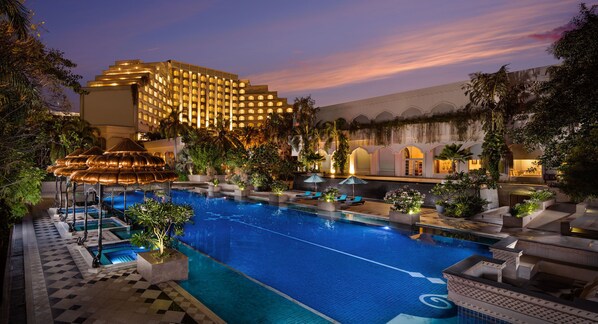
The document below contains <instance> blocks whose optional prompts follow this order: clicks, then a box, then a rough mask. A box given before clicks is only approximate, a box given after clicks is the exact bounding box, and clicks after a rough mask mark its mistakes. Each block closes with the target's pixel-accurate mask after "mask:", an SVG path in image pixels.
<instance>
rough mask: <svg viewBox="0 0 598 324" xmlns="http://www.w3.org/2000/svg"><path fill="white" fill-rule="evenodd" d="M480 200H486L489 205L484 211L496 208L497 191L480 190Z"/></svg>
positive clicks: (497, 205)
mask: <svg viewBox="0 0 598 324" xmlns="http://www.w3.org/2000/svg"><path fill="white" fill-rule="evenodd" d="M480 198H482V199H486V200H487V201H489V203H488V204H487V205H486V208H485V210H490V209H494V208H498V207H499V204H498V189H480Z"/></svg>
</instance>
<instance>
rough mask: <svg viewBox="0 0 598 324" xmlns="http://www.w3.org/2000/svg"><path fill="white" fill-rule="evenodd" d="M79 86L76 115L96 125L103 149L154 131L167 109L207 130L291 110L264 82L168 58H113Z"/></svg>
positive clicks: (252, 123)
mask: <svg viewBox="0 0 598 324" xmlns="http://www.w3.org/2000/svg"><path fill="white" fill-rule="evenodd" d="M84 89H85V90H86V91H87V92H88V93H87V94H84V95H81V117H82V118H83V119H85V120H87V121H89V122H90V123H91V124H92V125H93V126H95V127H97V128H99V129H100V131H101V134H102V137H103V138H105V139H106V145H107V146H108V147H110V146H111V145H112V144H113V143H116V142H118V141H119V140H120V139H122V138H125V137H129V138H138V136H140V134H142V133H146V132H149V131H153V130H156V129H157V128H158V126H159V124H160V120H161V119H163V118H166V117H167V116H168V115H169V114H170V113H171V112H172V110H173V109H174V110H175V111H179V112H180V115H179V119H180V120H181V121H182V122H184V123H188V124H189V125H190V126H193V127H196V128H204V127H205V128H209V127H213V126H214V125H216V124H217V123H218V122H219V121H221V120H223V121H225V122H227V123H228V127H229V128H230V129H234V128H238V127H247V126H260V125H261V124H263V123H264V120H265V119H266V117H267V116H268V114H269V113H283V112H292V111H293V107H292V105H289V104H288V103H287V100H286V98H279V97H278V94H277V92H276V91H270V90H269V89H268V86H267V85H255V86H254V85H251V84H250V82H249V80H241V79H239V77H238V75H236V74H232V73H227V72H222V71H217V70H212V69H208V68H204V67H201V66H197V65H191V64H186V63H182V62H177V61H173V60H168V61H165V62H151V63H144V62H142V61H141V60H124V61H116V63H115V64H114V65H111V66H109V67H108V69H107V70H104V71H103V72H102V74H101V75H98V76H96V77H95V80H93V81H90V82H88V83H87V87H85V88H84Z"/></svg>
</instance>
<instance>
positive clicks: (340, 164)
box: [332, 132, 349, 174]
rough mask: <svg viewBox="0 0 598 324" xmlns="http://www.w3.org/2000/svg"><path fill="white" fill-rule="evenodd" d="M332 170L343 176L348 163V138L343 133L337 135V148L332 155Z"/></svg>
mask: <svg viewBox="0 0 598 324" xmlns="http://www.w3.org/2000/svg"><path fill="white" fill-rule="evenodd" d="M332 160H333V161H334V162H333V164H332V165H333V166H334V170H338V172H339V173H340V174H345V167H346V166H347V162H349V138H348V137H347V135H346V134H345V133H343V132H341V133H340V134H339V135H338V147H337V148H336V151H334V153H333V154H332Z"/></svg>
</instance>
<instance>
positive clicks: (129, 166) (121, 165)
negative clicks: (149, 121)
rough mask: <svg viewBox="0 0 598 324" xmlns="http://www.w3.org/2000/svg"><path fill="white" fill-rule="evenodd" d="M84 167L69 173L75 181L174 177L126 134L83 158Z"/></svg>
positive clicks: (120, 181) (122, 182)
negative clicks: (103, 150) (104, 148)
mask: <svg viewBox="0 0 598 324" xmlns="http://www.w3.org/2000/svg"><path fill="white" fill-rule="evenodd" d="M86 165H87V166H88V167H89V168H88V169H86V170H80V171H76V172H74V173H73V174H72V175H71V179H72V180H73V181H75V182H82V183H87V184H96V183H99V184H101V185H125V186H126V185H132V184H140V185H143V184H148V183H155V182H169V181H174V180H176V179H177V178H178V175H177V174H176V173H175V172H173V171H170V170H165V169H164V166H165V165H166V163H165V162H164V160H163V159H162V158H160V157H157V156H154V155H152V154H150V153H149V152H147V150H146V149H145V148H144V147H143V146H140V145H139V144H137V143H135V142H133V141H132V140H131V139H129V138H125V139H123V140H122V141H121V142H120V143H118V144H116V145H115V146H113V147H112V148H110V149H109V150H108V151H106V152H105V153H104V154H102V155H97V156H92V157H90V158H88V159H87V162H86Z"/></svg>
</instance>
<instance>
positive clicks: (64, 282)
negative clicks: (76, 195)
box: [23, 203, 222, 323]
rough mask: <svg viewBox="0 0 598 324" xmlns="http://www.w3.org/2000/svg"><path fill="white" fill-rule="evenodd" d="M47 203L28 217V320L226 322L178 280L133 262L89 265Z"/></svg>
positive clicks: (37, 321)
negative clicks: (153, 277)
mask: <svg viewBox="0 0 598 324" xmlns="http://www.w3.org/2000/svg"><path fill="white" fill-rule="evenodd" d="M44 206H47V203H46V204H41V205H40V206H37V207H36V208H35V210H34V212H33V217H28V218H27V219H26V220H25V221H24V223H23V234H24V235H23V237H24V246H25V247H26V249H25V250H26V251H25V254H26V261H25V269H26V270H25V283H26V288H27V296H28V297H27V299H28V301H27V307H28V310H27V311H28V321H29V322H32V323H51V322H54V323H221V322H222V320H221V319H220V318H218V317H217V316H216V315H214V314H213V313H212V312H211V311H209V310H208V309H207V308H206V307H205V306H203V305H202V304H201V303H199V302H198V301H197V300H196V299H194V298H193V297H191V296H190V295H189V294H187V293H186V292H185V291H184V290H182V289H181V288H180V287H178V285H177V284H176V283H174V282H166V283H161V284H158V285H151V284H149V283H148V282H147V281H145V280H144V279H143V278H142V277H141V275H139V274H138V273H137V272H136V271H135V268H134V267H132V268H131V267H129V268H128V269H120V270H114V271H110V270H107V269H103V270H101V271H100V272H99V273H92V272H89V271H87V270H88V267H87V263H86V262H85V260H83V258H82V256H81V255H80V253H79V252H78V249H77V248H76V242H75V240H76V237H71V238H66V239H65V238H62V237H61V235H60V233H59V231H58V230H57V228H56V226H55V223H57V220H55V219H53V218H51V217H49V216H48V214H47V213H46V212H45V210H44ZM59 225H62V224H59Z"/></svg>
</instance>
